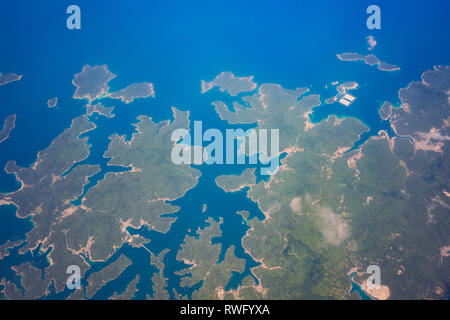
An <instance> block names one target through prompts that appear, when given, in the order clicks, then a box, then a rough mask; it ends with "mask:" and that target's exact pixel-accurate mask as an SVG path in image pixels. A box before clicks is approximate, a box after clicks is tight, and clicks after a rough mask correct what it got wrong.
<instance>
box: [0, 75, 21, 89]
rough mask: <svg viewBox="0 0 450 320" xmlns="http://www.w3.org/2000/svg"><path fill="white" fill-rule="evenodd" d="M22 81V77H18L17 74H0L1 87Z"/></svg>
mask: <svg viewBox="0 0 450 320" xmlns="http://www.w3.org/2000/svg"><path fill="white" fill-rule="evenodd" d="M20 79H22V75H18V74H15V73H7V74H2V73H1V72H0V86H2V85H4V84H7V83H10V82H13V81H19V80H20Z"/></svg>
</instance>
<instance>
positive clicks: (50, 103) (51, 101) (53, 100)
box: [47, 97, 58, 109]
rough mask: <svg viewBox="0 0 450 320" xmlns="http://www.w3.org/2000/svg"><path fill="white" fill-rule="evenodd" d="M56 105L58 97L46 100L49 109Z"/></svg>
mask: <svg viewBox="0 0 450 320" xmlns="http://www.w3.org/2000/svg"><path fill="white" fill-rule="evenodd" d="M57 105H58V97H54V98H51V99H48V101H47V106H48V107H49V108H50V109H51V108H55V107H56V106H57Z"/></svg>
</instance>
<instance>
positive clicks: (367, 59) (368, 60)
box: [336, 53, 400, 71]
mask: <svg viewBox="0 0 450 320" xmlns="http://www.w3.org/2000/svg"><path fill="white" fill-rule="evenodd" d="M336 56H337V57H338V59H339V60H341V61H360V60H362V61H364V63H365V64H367V65H369V66H374V65H377V66H378V70H381V71H397V70H400V67H398V66H396V65H393V64H388V63H386V62H383V61H381V60H380V59H378V58H377V57H376V56H375V55H374V54H368V55H367V56H365V55H362V54H359V53H342V54H337V55H336Z"/></svg>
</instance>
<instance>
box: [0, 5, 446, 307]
mask: <svg viewBox="0 0 450 320" xmlns="http://www.w3.org/2000/svg"><path fill="white" fill-rule="evenodd" d="M70 4H77V5H79V6H80V8H81V15H82V29H81V30H68V29H67V28H66V18H67V14H66V8H67V6H68V5H70ZM370 4H372V1H364V0H351V1H330V0H316V1H298V0H297V1H279V0H278V1H276V0H274V1H264V0H261V1H243V0H240V1H236V0H227V1H185V2H182V1H169V0H165V1H118V0H110V1H88V0H75V1H72V0H71V1H65V0H49V1H45V4H43V3H41V2H37V1H33V0H23V1H20V3H19V2H17V1H10V0H0V15H1V19H0V35H1V38H0V39H1V40H0V45H1V50H0V72H1V73H3V74H6V73H9V72H15V73H18V74H22V75H23V78H22V79H21V80H20V81H18V82H13V83H9V84H7V85H5V86H0V105H1V108H0V125H2V124H3V120H4V118H6V117H7V116H8V115H10V114H12V113H15V114H17V121H16V128H15V129H14V130H13V131H12V132H11V136H10V138H9V139H8V140H6V141H4V142H3V143H1V144H0V168H3V167H4V166H5V164H6V162H7V161H9V160H15V161H16V162H17V163H18V164H19V165H21V166H29V165H31V164H32V163H33V162H34V161H35V159H36V155H37V152H38V151H40V150H42V149H45V148H46V147H47V146H48V145H49V144H50V143H51V141H52V140H53V139H54V138H55V137H56V136H57V135H58V134H60V133H61V132H62V131H63V130H64V129H65V128H67V127H69V126H70V123H71V120H72V119H73V118H75V117H77V116H79V115H81V114H83V113H84V112H85V109H84V107H83V105H84V104H85V102H83V101H80V100H74V99H72V95H73V93H74V89H75V88H74V86H73V85H72V83H71V81H72V79H73V76H74V74H75V73H78V72H80V71H81V68H82V67H83V66H84V65H85V64H90V65H96V64H106V65H108V68H109V70H110V71H111V72H113V73H114V74H116V75H117V78H115V79H114V80H112V81H111V82H110V86H111V89H112V90H117V89H122V88H123V87H125V86H127V85H129V84H131V83H133V82H142V81H148V82H152V83H154V86H155V91H156V98H154V99H152V98H149V99H142V100H136V101H134V102H133V103H131V104H129V105H124V104H121V103H119V102H117V101H112V102H111V101H108V100H105V101H102V102H104V103H105V104H106V105H114V106H115V109H114V113H115V117H114V118H112V119H107V118H105V117H101V116H93V117H91V119H92V121H94V122H95V124H96V125H97V128H96V129H95V130H93V131H91V132H88V133H87V134H86V135H87V136H88V137H89V144H91V145H92V147H91V150H90V151H91V155H90V156H89V158H88V159H86V160H85V161H83V162H82V163H89V164H99V165H100V166H101V168H102V171H101V172H100V173H99V174H97V175H96V176H94V177H92V178H91V180H90V183H89V185H88V186H87V187H86V189H85V192H87V191H88V189H89V187H90V186H92V185H95V184H96V183H97V181H99V180H100V179H102V177H103V176H104V174H105V173H106V172H108V171H117V170H120V168H114V167H108V166H107V164H106V163H107V159H104V158H103V153H104V152H105V150H106V148H107V146H108V143H109V140H108V137H109V136H110V135H111V134H113V133H118V134H126V135H127V136H128V137H130V136H131V134H132V133H133V130H134V129H135V128H134V127H133V126H132V125H131V124H132V123H135V122H136V117H137V116H138V115H141V114H146V115H149V116H151V117H152V118H153V119H154V120H155V121H161V120H165V119H169V118H171V117H172V112H171V107H172V106H176V107H177V108H179V109H181V110H189V111H190V119H191V120H202V121H203V127H204V130H206V129H208V128H218V129H221V130H224V129H225V128H228V127H229V126H228V125H227V124H226V123H225V122H223V121H221V120H220V119H219V117H218V116H217V114H216V113H215V111H214V108H213V107H211V105H210V103H211V102H212V101H214V100H217V99H224V100H225V99H229V98H227V97H226V95H225V94H222V93H220V92H219V91H218V90H217V89H216V90H213V91H211V92H208V93H207V94H205V95H201V94H200V81H201V80H202V79H203V80H207V81H209V80H212V79H213V78H214V77H215V76H216V75H217V74H219V73H220V72H222V71H231V72H233V73H235V74H236V75H237V76H248V75H253V76H254V80H255V81H256V82H258V83H259V84H261V83H267V82H270V83H278V84H280V85H282V86H283V87H285V88H289V89H295V88H297V87H305V86H307V87H309V88H310V90H311V93H319V94H321V98H322V100H324V99H325V98H329V97H331V96H334V95H335V94H336V89H335V87H333V86H331V82H334V81H339V82H340V83H342V82H345V81H356V82H358V83H359V85H360V87H359V88H358V89H357V90H355V91H352V92H351V93H352V94H353V95H355V96H357V98H358V99H357V100H356V102H355V103H354V104H352V105H351V106H350V107H343V106H341V105H339V104H333V105H326V104H323V105H322V106H319V107H317V108H316V109H315V110H314V113H313V114H312V115H311V118H312V121H314V122H317V121H321V120H322V119H324V118H326V117H328V115H330V114H336V115H338V116H339V117H356V118H358V119H360V120H361V121H363V122H364V123H365V124H366V125H367V126H368V127H369V128H370V132H369V134H367V135H364V136H363V137H362V140H361V141H359V142H358V143H357V145H359V144H361V143H362V142H363V141H365V139H367V138H368V137H369V136H370V135H374V134H377V132H378V131H379V130H382V129H384V130H388V131H389V126H388V124H387V123H385V122H383V121H381V119H380V117H379V115H378V109H379V107H380V106H381V105H382V103H383V102H384V101H390V102H391V103H392V104H394V105H395V104H398V102H399V101H398V98H397V92H398V90H399V89H400V88H402V87H405V86H407V84H408V83H409V82H410V81H414V80H419V79H420V75H421V73H422V72H423V71H425V70H427V69H430V68H432V67H433V66H434V65H438V64H448V63H449V57H448V55H447V53H448V52H450V43H449V41H448V40H447V39H446V38H445V37H443V34H446V33H445V32H444V33H442V32H441V30H442V26H448V22H447V18H448V12H450V2H448V1H426V2H425V1H377V4H378V5H379V6H380V8H381V16H382V23H381V30H368V29H367V28H366V19H367V17H368V15H367V14H366V13H365V12H366V8H367V7H368V5H370ZM369 35H373V36H374V37H375V39H376V41H377V43H378V44H377V46H376V47H375V49H374V50H373V51H368V45H367V42H366V39H365V38H366V37H367V36H369ZM344 52H358V53H361V54H368V53H373V54H375V55H376V56H377V57H378V58H379V59H380V60H382V61H385V62H387V63H390V64H396V65H398V66H400V68H401V70H400V71H395V72H383V71H379V70H377V68H376V67H370V66H367V65H365V64H364V63H362V62H342V61H339V60H338V59H337V57H336V54H337V53H344ZM325 85H328V89H326V88H325ZM55 96H57V97H58V99H59V102H58V106H57V108H55V109H49V108H48V107H47V105H46V102H47V100H48V99H50V98H52V97H55ZM225 101H229V100H225ZM77 165H79V164H77ZM246 167H248V166H233V167H230V166H202V167H199V169H200V170H201V171H202V177H201V178H200V180H199V183H198V185H197V187H196V188H194V189H192V190H190V191H188V192H187V193H186V195H185V196H184V197H183V198H180V199H178V200H176V201H174V202H173V204H175V205H178V206H180V207H181V210H180V211H179V212H177V213H175V214H174V215H173V216H174V217H177V221H176V222H175V223H174V224H173V225H172V228H171V230H170V231H169V232H168V233H167V234H160V233H157V232H155V231H149V230H147V229H146V228H141V229H140V230H134V229H130V230H129V231H130V232H132V233H137V234H140V235H142V236H145V237H148V238H149V239H151V240H152V241H151V243H150V244H149V245H148V248H147V249H149V250H150V251H151V252H153V253H154V254H158V253H160V252H161V251H163V250H164V249H169V250H170V251H169V252H168V253H167V255H166V257H165V259H164V262H165V264H166V268H165V270H164V276H165V277H166V278H168V289H169V292H170V296H171V298H174V297H175V293H174V291H173V290H174V289H175V290H176V291H177V292H179V293H181V294H183V295H186V296H188V297H189V296H190V295H191V294H192V292H193V291H194V290H196V289H197V288H198V286H200V285H201V283H200V284H198V285H197V286H196V287H194V288H188V289H186V288H181V287H180V276H178V275H176V271H177V270H180V269H182V268H184V267H185V265H184V263H182V262H180V261H177V260H176V259H175V257H176V253H177V250H178V249H179V248H180V244H181V243H182V242H183V239H184V238H185V236H186V235H192V234H193V232H195V230H197V229H198V228H204V227H206V226H207V223H206V220H207V218H208V217H209V216H211V217H212V218H213V219H215V220H218V219H219V218H223V224H222V236H221V237H220V238H217V239H214V242H216V243H221V244H222V254H221V256H220V258H219V261H218V262H220V261H221V259H223V257H224V253H225V252H226V250H227V249H228V248H229V247H230V246H235V247H236V249H235V254H236V256H237V257H238V258H243V259H245V260H246V261H247V265H246V268H245V271H244V273H243V274H236V273H235V274H233V277H232V279H231V280H230V282H229V284H228V285H227V287H230V288H236V287H237V286H238V285H239V283H240V281H241V280H242V278H244V277H245V276H247V275H249V274H250V268H251V267H253V266H255V265H256V264H257V263H256V262H255V261H253V260H252V259H251V258H250V257H249V256H248V255H246V254H245V252H244V250H243V248H242V246H241V238H242V236H243V235H244V234H245V232H246V231H247V229H248V226H247V225H246V223H245V221H243V219H242V218H241V216H239V215H237V214H236V213H235V212H236V211H237V210H248V211H250V213H251V216H252V217H256V218H257V219H262V218H263V215H262V213H261V212H260V211H259V209H258V208H257V205H256V204H255V203H253V202H252V201H250V200H248V199H247V198H246V190H244V191H240V192H237V193H230V194H226V193H225V192H223V191H222V190H221V189H220V188H218V187H217V186H215V183H214V179H215V177H216V176H218V175H220V174H230V173H233V174H238V173H240V172H241V171H243V170H244V169H245V168H246ZM19 187H20V185H19V183H18V182H17V181H16V180H15V179H14V176H12V175H6V174H5V173H4V172H3V171H0V192H11V191H14V190H16V189H17V188H19ZM203 204H207V207H208V210H207V212H206V213H207V214H204V213H202V212H201V208H202V205H203ZM14 210H15V208H14V207H12V206H1V207H0V225H1V229H0V230H4V229H5V230H8V232H9V233H2V234H1V235H0V244H2V243H4V242H5V241H6V240H7V239H20V238H24V237H25V233H26V232H28V231H29V230H30V228H32V224H31V222H30V221H29V220H28V219H17V218H15V217H14ZM5 226H7V228H5ZM189 230H190V231H189ZM121 253H123V254H125V255H127V256H128V257H129V258H130V259H131V260H132V261H133V265H132V266H130V267H128V268H127V269H126V270H125V271H124V272H123V273H122V274H121V275H120V276H119V278H117V279H116V280H113V281H112V282H111V283H108V284H107V285H106V286H105V287H104V288H102V289H101V290H100V291H99V292H98V293H97V294H96V295H95V297H94V298H98V299H102V298H107V297H109V296H111V295H112V294H113V293H114V292H115V291H117V292H119V293H120V292H122V291H123V290H124V289H125V288H126V287H127V285H128V283H129V282H130V281H131V280H132V279H133V278H134V277H135V276H136V275H138V274H139V275H140V277H141V282H140V283H139V285H138V292H137V293H136V296H135V298H137V299H144V298H145V297H146V295H147V294H148V295H150V296H152V295H153V289H152V287H151V286H150V285H149V284H150V283H151V278H152V276H153V274H154V273H155V272H158V270H157V269H156V267H154V266H149V265H150V264H149V261H150V254H149V253H148V251H147V250H145V249H144V248H140V249H138V248H131V247H129V246H123V247H122V248H121V249H119V250H118V252H117V253H116V254H115V255H114V256H113V257H111V259H110V260H109V261H107V262H105V263H93V264H92V268H91V270H90V271H89V272H90V273H92V272H94V271H98V270H100V269H101V268H103V267H105V266H106V265H108V264H109V263H111V262H112V261H114V260H115V259H117V258H118V256H119V255H120V254H121ZM45 254H46V253H45V252H40V251H35V252H30V253H27V254H24V255H20V254H19V253H18V248H15V249H13V250H12V251H11V254H10V255H9V256H7V257H6V258H4V259H3V260H0V278H1V277H3V276H5V277H6V278H7V279H10V280H13V281H15V282H18V281H19V280H18V278H17V276H15V275H14V274H13V273H12V272H11V269H10V268H11V266H14V265H18V264H20V263H23V262H24V261H31V262H32V263H33V264H34V265H36V266H40V267H41V268H44V267H45V262H43V261H42V259H43V257H44V258H45ZM44 260H45V259H44ZM88 274H89V273H88ZM69 293H70V292H67V291H66V292H63V293H59V294H57V293H53V294H52V295H50V296H49V297H50V298H64V297H65V296H67V295H68V294H69Z"/></svg>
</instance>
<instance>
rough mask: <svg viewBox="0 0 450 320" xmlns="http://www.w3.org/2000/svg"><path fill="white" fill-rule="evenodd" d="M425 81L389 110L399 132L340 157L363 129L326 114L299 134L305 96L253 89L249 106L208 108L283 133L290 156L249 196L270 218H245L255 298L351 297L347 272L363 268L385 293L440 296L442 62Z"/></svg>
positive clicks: (444, 146) (444, 223)
mask: <svg viewBox="0 0 450 320" xmlns="http://www.w3.org/2000/svg"><path fill="white" fill-rule="evenodd" d="M423 80H424V81H423V82H415V83H412V84H411V85H410V86H409V87H408V88H407V89H402V90H401V91H400V98H401V99H402V102H403V107H402V108H397V109H392V110H390V111H391V113H392V117H391V122H392V124H393V125H394V127H395V128H396V130H397V133H398V134H399V135H400V136H401V137H397V138H394V139H392V140H390V139H389V138H388V137H387V136H386V134H385V133H384V132H380V134H379V136H377V137H373V138H371V139H369V140H368V141H367V142H366V143H365V144H364V145H363V146H362V147H361V148H360V150H356V151H352V152H347V153H344V151H345V150H347V149H348V148H350V147H351V146H352V144H353V143H354V142H355V141H356V140H357V139H358V136H359V135H360V134H362V133H363V132H364V131H366V128H365V127H364V126H363V125H362V124H361V123H360V122H359V121H358V120H354V119H345V120H338V119H336V118H334V117H330V118H329V119H327V120H324V121H322V122H321V123H320V124H318V125H316V126H314V127H312V128H311V126H308V127H307V129H308V130H305V123H304V122H305V121H300V120H301V119H300V117H299V115H301V114H302V113H303V112H308V111H309V110H310V109H311V108H312V106H313V105H311V104H308V103H305V101H308V99H311V97H312V96H306V97H304V98H303V99H300V100H299V99H298V95H297V94H296V92H295V91H290V90H285V89H282V88H281V87H275V86H270V87H268V86H266V85H262V86H261V87H260V88H259V92H258V93H257V94H255V95H253V96H249V97H244V98H243V100H246V101H248V102H249V103H250V106H251V107H250V108H248V107H242V108H240V107H239V108H236V106H237V104H235V112H232V111H230V110H228V109H227V107H226V106H225V105H224V104H223V103H221V102H215V103H214V105H215V107H216V110H217V111H218V112H219V114H220V116H221V118H222V119H225V120H228V121H229V122H230V123H236V122H237V121H242V122H243V123H252V122H254V119H257V120H258V125H259V126H260V127H263V128H271V127H272V128H280V144H281V145H282V146H283V147H282V148H281V149H284V151H287V152H288V156H287V157H286V158H285V159H284V160H283V161H282V164H283V166H282V167H281V169H280V171H279V172H278V173H277V174H276V175H274V176H272V177H271V179H270V181H269V182H260V183H258V184H255V185H253V186H252V187H251V189H250V191H249V193H248V195H249V197H250V198H252V199H254V200H255V201H257V202H258V204H259V206H260V208H261V209H262V210H263V212H264V213H265V214H266V216H267V218H266V220H264V221H258V220H257V219H253V220H251V221H250V225H251V226H252V229H251V230H249V232H248V233H247V236H246V237H245V238H244V240H243V244H244V246H245V248H246V249H247V250H248V251H249V252H250V253H251V254H252V256H253V257H254V258H255V259H256V260H257V261H260V262H261V265H260V266H258V267H256V268H254V270H253V271H254V274H255V275H256V276H257V277H258V278H259V279H260V281H261V285H262V287H263V290H262V291H263V292H264V293H265V295H264V297H266V298H274V299H279V298H283V299H297V298H338V299H345V298H352V297H354V296H351V295H350V294H349V292H348V291H349V289H350V287H351V284H350V281H349V278H348V275H347V273H348V272H349V271H350V270H351V269H353V270H354V271H358V274H357V277H356V279H358V281H360V282H362V281H363V280H365V279H366V278H367V277H368V275H367V274H365V271H366V268H367V266H368V265H371V264H376V265H378V266H380V268H381V276H382V285H384V286H387V287H389V289H390V297H391V298H395V299H400V298H412V299H419V298H444V299H445V298H446V297H447V295H448V293H447V288H448V286H449V277H450V274H449V270H450V268H449V262H448V258H447V257H446V256H448V253H447V252H448V247H447V246H448V245H449V244H450V235H449V231H450V225H449V220H448V214H449V212H450V193H449V192H448V190H449V189H450V188H449V185H448V184H449V160H448V159H449V157H448V154H449V149H448V148H449V145H450V144H449V141H450V137H449V120H450V118H449V96H448V92H449V89H450V84H449V81H450V68H449V67H439V68H437V69H436V70H434V71H429V72H426V73H425V74H424V75H423ZM268 88H270V89H269V90H268ZM297 92H298V91H297ZM289 97H291V98H290V99H289ZM263 106H264V107H263ZM300 106H303V108H301V110H299V109H300ZM385 108H386V107H385ZM383 112H385V113H386V110H383ZM293 119H295V120H296V121H292V120H293ZM286 129H287V130H286ZM283 132H284V133H283ZM446 247H447V248H446ZM281 284H282V285H281ZM260 291H261V290H260ZM255 293H256V291H255V290H253V291H251V290H250V292H249V290H248V289H247V291H245V293H244V291H241V292H240V297H242V298H250V297H254V294H255Z"/></svg>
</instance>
